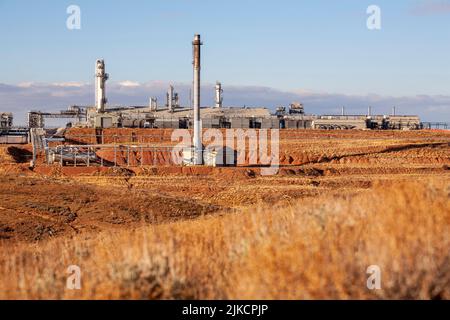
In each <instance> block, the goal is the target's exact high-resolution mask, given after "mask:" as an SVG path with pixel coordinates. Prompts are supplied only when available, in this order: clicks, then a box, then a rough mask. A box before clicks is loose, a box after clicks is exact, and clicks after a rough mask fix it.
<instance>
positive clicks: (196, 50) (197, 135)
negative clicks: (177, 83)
mask: <svg viewBox="0 0 450 320" xmlns="http://www.w3.org/2000/svg"><path fill="white" fill-rule="evenodd" d="M202 45H203V43H202V42H201V40H200V35H199V34H196V35H195V36H194V41H192V51H193V65H194V83H193V84H194V88H193V92H194V141H193V142H194V165H201V164H203V154H202V153H203V146H202V123H201V117H200V69H201V61H200V50H201V46H202Z"/></svg>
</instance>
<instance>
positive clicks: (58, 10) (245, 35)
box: [0, 0, 450, 120]
mask: <svg viewBox="0 0 450 320" xmlns="http://www.w3.org/2000/svg"><path fill="white" fill-rule="evenodd" d="M71 4H76V5H79V6H80V8H81V14H82V16H81V30H72V31H70V30H68V29H67V28H66V19H67V16H68V15H67V13H66V8H67V7H68V6H69V5H71ZM371 4H376V5H378V6H379V7H380V8H381V13H382V30H380V31H370V30H368V29H367V27H366V20H367V17H368V15H367V14H366V9H367V7H368V6H369V5H371ZM194 33H200V34H201V35H202V38H203V41H204V43H205V46H204V48H203V81H204V82H205V83H213V82H215V81H216V80H221V81H222V82H223V83H224V85H230V86H231V85H232V86H256V87H270V88H273V89H276V90H279V91H287V92H291V93H292V92H294V93H300V94H301V93H315V94H316V93H319V94H320V93H323V94H341V95H353V96H354V95H357V96H364V95H369V94H377V95H383V96H395V97H402V96H417V95H429V96H450V58H449V57H450V1H446V0H395V1H392V0H389V1H387V0H371V1H366V0H341V1H331V0H314V1H313V0H308V1H306V0H303V1H301V0H300V1H299V0H296V1H294V0H292V1H291V0H277V1H264V0H259V1H256V0H247V1H245V0H240V1H235V0H227V1H221V2H218V1H209V0H208V1H207V0H172V1H162V0H160V1H159V0H153V1H151V0H147V1H143V0H139V1H138V0H130V1H121V0H115V1H106V0H90V1H84V0H72V1H62V0H40V1H24V0H0V37H1V50H0V83H3V84H7V85H12V86H14V85H18V84H21V83H25V82H26V83H41V84H42V83H66V82H77V83H78V82H79V83H91V82H92V81H93V73H94V71H93V69H94V62H95V59H97V58H100V57H101V58H104V59H105V60H106V63H107V72H109V73H110V74H111V82H123V81H126V80H128V81H133V82H139V83H150V82H152V81H162V82H170V81H174V82H180V83H189V82H190V81H191V77H192V69H191V44H190V41H191V40H192V37H193V35H194ZM0 97H1V96H0ZM1 102H2V101H1V100H0V108H1V107H2V105H1ZM117 102H120V103H121V101H117ZM73 103H78V102H77V101H73ZM144 103H145V102H144ZM280 103H281V101H280ZM255 104H257V102H255ZM269 107H273V106H269ZM364 108H366V107H364ZM448 108H449V109H450V106H448ZM441 109H442V106H441ZM449 120H450V111H449Z"/></svg>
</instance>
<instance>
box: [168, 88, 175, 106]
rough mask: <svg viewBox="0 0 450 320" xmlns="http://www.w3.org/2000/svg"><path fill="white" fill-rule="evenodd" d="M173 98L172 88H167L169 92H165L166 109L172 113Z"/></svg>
mask: <svg viewBox="0 0 450 320" xmlns="http://www.w3.org/2000/svg"><path fill="white" fill-rule="evenodd" d="M173 96H174V89H173V86H169V90H168V91H167V109H169V112H173V110H174V105H173V100H174V99H173Z"/></svg>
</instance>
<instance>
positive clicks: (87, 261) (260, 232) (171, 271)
mask: <svg viewBox="0 0 450 320" xmlns="http://www.w3.org/2000/svg"><path fill="white" fill-rule="evenodd" d="M149 206H151V204H149ZM449 248H450V187H449V185H448V183H447V184H445V183H439V182H437V181H431V180H427V181H421V182H415V183H411V182H409V183H408V182H402V183H399V184H397V185H396V184H388V183H384V184H379V185H376V186H375V187H374V188H373V189H372V190H369V191H365V192H363V193H360V194H357V195H354V196H350V195H347V196H342V197H336V196H324V197H320V198H317V199H315V200H310V199H309V200H300V201H295V202H293V203H292V204H291V206H288V207H287V208H286V207H284V208H264V207H263V206H256V207H255V209H253V210H250V209H248V210H247V211H246V212H244V213H239V214H226V215H222V216H215V217H205V218H201V219H197V220H194V221H184V222H175V223H170V224H165V225H153V226H142V227H141V228H139V229H138V230H134V231H119V232H116V233H112V232H104V233H100V234H81V235H79V236H77V237H74V238H72V239H68V238H59V239H54V240H52V241H49V242H47V243H40V244H23V243H22V244H15V245H13V246H11V245H10V244H8V246H6V244H2V245H0V250H1V252H0V288H1V289H0V298H2V299H17V298H22V299H88V298H93V299H120V298H123V299H188V298H194V299H334V298H336V299H378V298H383V299H402V298H406V299H449V298H450V252H449V251H450V250H449ZM69 265H79V266H80V267H81V270H82V289H81V290H79V291H77V290H75V291H71V290H67V289H66V288H65V285H66V277H67V274H66V273H65V272H66V269H67V267H68V266H69ZM370 265H378V266H380V268H381V271H382V290H376V291H371V290H368V289H367V287H366V280H367V277H368V275H367V274H366V269H367V267H368V266H370Z"/></svg>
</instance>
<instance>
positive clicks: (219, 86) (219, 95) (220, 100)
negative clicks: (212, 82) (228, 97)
mask: <svg viewBox="0 0 450 320" xmlns="http://www.w3.org/2000/svg"><path fill="white" fill-rule="evenodd" d="M222 94H223V89H222V83H220V82H219V81H217V82H216V108H222V105H223V97H222Z"/></svg>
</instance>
